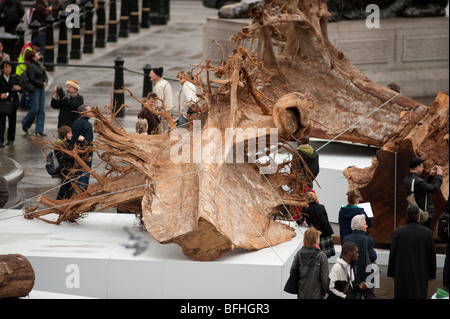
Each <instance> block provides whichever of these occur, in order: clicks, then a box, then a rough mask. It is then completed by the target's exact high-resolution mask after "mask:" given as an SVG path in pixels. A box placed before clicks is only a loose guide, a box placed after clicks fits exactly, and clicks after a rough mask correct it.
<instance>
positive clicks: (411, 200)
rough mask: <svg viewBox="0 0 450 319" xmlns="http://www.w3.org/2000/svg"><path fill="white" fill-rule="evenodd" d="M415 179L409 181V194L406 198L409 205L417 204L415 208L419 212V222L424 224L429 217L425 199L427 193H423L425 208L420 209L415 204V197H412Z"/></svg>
mask: <svg viewBox="0 0 450 319" xmlns="http://www.w3.org/2000/svg"><path fill="white" fill-rule="evenodd" d="M415 181H416V180H415V179H413V181H412V183H411V194H410V195H409V196H408V197H406V200H407V201H408V203H409V206H417V208H419V212H420V219H419V223H421V224H424V223H425V222H426V221H427V220H428V217H430V214H429V213H428V211H427V199H428V194H425V207H424V208H425V210H423V209H421V208H420V207H419V205H417V202H416V198H415V197H414V182H415Z"/></svg>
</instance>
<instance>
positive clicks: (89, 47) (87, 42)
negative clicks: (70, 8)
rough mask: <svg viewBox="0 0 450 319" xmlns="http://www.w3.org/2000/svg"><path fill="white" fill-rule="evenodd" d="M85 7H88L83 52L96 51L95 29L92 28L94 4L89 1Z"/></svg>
mask: <svg viewBox="0 0 450 319" xmlns="http://www.w3.org/2000/svg"><path fill="white" fill-rule="evenodd" d="M84 8H85V9H86V15H85V22H84V44H83V53H94V31H93V29H92V9H93V8H94V5H93V4H92V2H91V1H89V2H88V3H86V5H85V6H84Z"/></svg>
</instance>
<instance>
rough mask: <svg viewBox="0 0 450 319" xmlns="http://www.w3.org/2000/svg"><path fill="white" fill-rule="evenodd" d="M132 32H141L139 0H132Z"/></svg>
mask: <svg viewBox="0 0 450 319" xmlns="http://www.w3.org/2000/svg"><path fill="white" fill-rule="evenodd" d="M130 32H131V33H139V0H130Z"/></svg>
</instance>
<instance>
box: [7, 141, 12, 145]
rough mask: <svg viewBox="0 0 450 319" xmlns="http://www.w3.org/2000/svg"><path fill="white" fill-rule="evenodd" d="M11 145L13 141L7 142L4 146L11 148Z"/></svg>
mask: <svg viewBox="0 0 450 319" xmlns="http://www.w3.org/2000/svg"><path fill="white" fill-rule="evenodd" d="M11 145H14V141H8V142H7V143H6V146H11Z"/></svg>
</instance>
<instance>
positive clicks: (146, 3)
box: [141, 0, 150, 29]
mask: <svg viewBox="0 0 450 319" xmlns="http://www.w3.org/2000/svg"><path fill="white" fill-rule="evenodd" d="M141 12H142V13H141V28H143V29H148V28H150V0H142V9H141Z"/></svg>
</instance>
